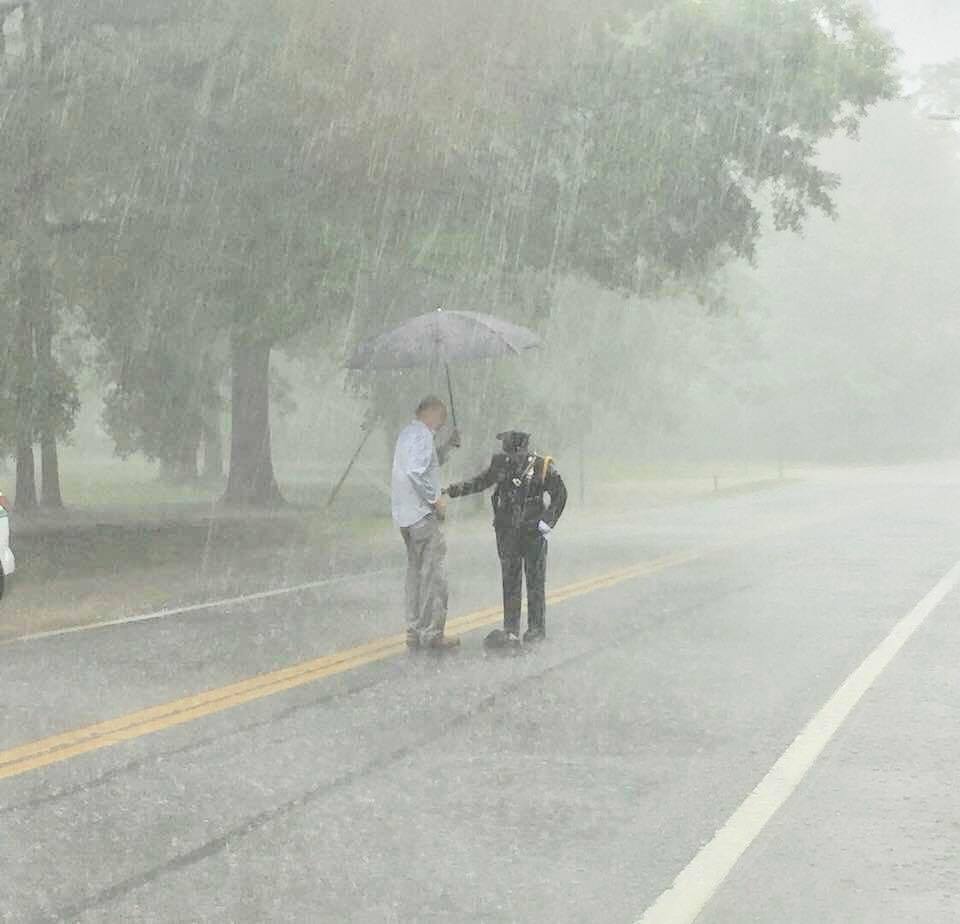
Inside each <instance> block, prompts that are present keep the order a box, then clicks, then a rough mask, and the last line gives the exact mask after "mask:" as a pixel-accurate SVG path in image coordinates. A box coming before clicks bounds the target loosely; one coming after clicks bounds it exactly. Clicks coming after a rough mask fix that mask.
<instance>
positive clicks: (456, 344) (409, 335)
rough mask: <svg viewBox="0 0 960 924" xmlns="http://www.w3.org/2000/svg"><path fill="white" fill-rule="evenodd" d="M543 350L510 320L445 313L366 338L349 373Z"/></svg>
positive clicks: (470, 313)
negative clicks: (351, 371) (537, 349)
mask: <svg viewBox="0 0 960 924" xmlns="http://www.w3.org/2000/svg"><path fill="white" fill-rule="evenodd" d="M538 346H540V338H539V337H538V336H537V335H536V334H535V333H533V331H529V330H527V329H526V328H525V327H518V326H517V325H516V324H511V323H509V322H508V321H502V320H500V318H495V317H492V316H491V315H488V314H477V313H476V312H473V311H444V310H442V309H438V310H437V311H431V312H430V313H429V314H424V315H420V317H417V318H412V319H411V320H409V321H407V322H405V323H404V324H401V325H400V326H399V327H397V328H394V329H393V330H390V331H387V332H386V333H383V334H380V335H379V336H376V337H372V338H370V339H369V340H364V341H363V342H362V343H361V344H360V345H359V346H358V347H357V349H356V350H355V351H354V353H353V355H352V356H351V357H350V359H349V360H348V361H347V368H348V369H412V368H414V367H416V366H429V365H431V364H433V363H435V362H439V363H444V364H446V363H448V362H453V361H457V360H459V361H463V360H471V359H491V358H495V357H498V356H511V355H516V354H518V353H522V352H524V351H525V350H530V349H533V348H535V347H538Z"/></svg>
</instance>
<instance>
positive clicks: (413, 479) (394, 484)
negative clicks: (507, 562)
mask: <svg viewBox="0 0 960 924" xmlns="http://www.w3.org/2000/svg"><path fill="white" fill-rule="evenodd" d="M446 422H447V408H446V405H444V403H443V402H442V401H441V400H440V399H439V398H435V397H433V396H432V395H431V396H429V397H426V398H424V399H423V401H421V402H420V404H419V406H418V407H417V413H416V418H415V419H414V420H413V421H412V422H411V423H409V424H407V426H406V427H404V428H403V430H401V431H400V435H399V437H397V446H396V449H395V450H394V454H393V476H392V480H391V492H390V493H391V506H392V508H393V521H394V523H396V524H397V526H398V527H399V528H400V534H401V535H402V536H403V541H404V544H405V545H406V548H407V583H406V610H407V647H408V648H409V649H410V650H411V651H417V650H419V649H429V650H430V651H435V652H445V651H450V650H452V649H455V648H457V647H458V646H459V644H460V639H459V638H447V637H446V636H445V635H444V627H445V626H446V622H447V563H446V555H447V542H446V538H445V537H444V535H443V517H444V513H445V511H446V506H447V500H446V498H445V497H444V496H443V495H442V494H441V492H440V466H441V464H442V463H443V462H444V461H446V457H447V455H448V453H449V449H450V448H451V447H456V446H458V445H459V436H458V434H457V432H456V430H454V432H453V434H452V435H451V437H450V441H449V442H448V443H447V444H446V445H445V446H443V447H442V448H440V449H438V448H437V446H436V443H435V436H436V433H437V432H438V431H439V430H440V428H441V427H443V425H444V424H445V423H446Z"/></svg>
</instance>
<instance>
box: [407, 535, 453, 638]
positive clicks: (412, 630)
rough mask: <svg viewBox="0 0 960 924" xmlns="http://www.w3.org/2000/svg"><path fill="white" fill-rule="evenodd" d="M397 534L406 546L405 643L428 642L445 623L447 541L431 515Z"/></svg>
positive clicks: (437, 634)
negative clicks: (401, 537)
mask: <svg viewBox="0 0 960 924" xmlns="http://www.w3.org/2000/svg"><path fill="white" fill-rule="evenodd" d="M400 534H401V535H402V536H403V541H404V544H405V545H406V547H407V588H406V598H407V599H406V603H407V644H409V645H429V644H430V643H431V642H432V641H434V640H435V639H438V638H442V637H443V630H444V626H445V625H446V623H447V560H446V559H447V540H446V538H445V537H444V535H443V526H442V524H441V522H440V520H439V519H438V518H437V517H435V516H428V517H424V519H422V520H421V521H420V522H419V523H415V524H414V525H413V526H408V527H406V528H404V529H401V530H400Z"/></svg>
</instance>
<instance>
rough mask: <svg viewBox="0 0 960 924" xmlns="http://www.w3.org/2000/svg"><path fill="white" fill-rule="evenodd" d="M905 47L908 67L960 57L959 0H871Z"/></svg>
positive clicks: (882, 21) (899, 43)
mask: <svg viewBox="0 0 960 924" xmlns="http://www.w3.org/2000/svg"><path fill="white" fill-rule="evenodd" d="M868 3H869V4H870V5H872V6H873V8H874V9H875V10H876V12H877V15H878V17H879V19H880V22H881V23H882V24H883V25H884V26H886V27H887V28H888V29H890V30H891V31H892V32H893V33H894V35H895V37H896V40H897V44H898V45H899V46H900V48H901V49H903V52H904V58H903V63H904V66H905V67H906V68H907V70H910V71H912V70H916V69H917V68H919V67H923V66H924V65H926V64H935V63H936V62H938V61H949V60H952V59H954V58H960V0H868Z"/></svg>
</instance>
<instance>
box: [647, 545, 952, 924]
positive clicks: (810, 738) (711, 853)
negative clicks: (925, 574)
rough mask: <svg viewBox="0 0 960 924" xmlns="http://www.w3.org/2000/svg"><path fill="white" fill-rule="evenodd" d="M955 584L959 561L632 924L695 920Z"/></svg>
mask: <svg viewBox="0 0 960 924" xmlns="http://www.w3.org/2000/svg"><path fill="white" fill-rule="evenodd" d="M958 583H960V562H957V564H955V565H954V566H953V568H951V569H950V571H949V572H947V574H946V575H944V577H942V578H941V579H940V581H939V582H938V583H937V585H936V586H935V587H934V588H933V589H932V590H931V591H930V592H929V593H928V594H927V595H926V596H925V597H924V598H923V599H922V600H921V601H920V602H919V603H918V604H917V605H916V607H914V609H913V610H911V611H910V612H909V613H908V614H907V615H906V616H904V617H903V618H902V619H901V620H900V621H899V622H898V623H897V624H896V625H895V626H894V627H893V629H892V630H891V631H890V634H889V635H887V637H886V638H885V639H884V640H883V641H882V642H881V643H880V644H879V645H878V646H877V647H876V648H875V649H874V650H873V651H872V652H871V653H870V654H869V655H867V657H866V658H865V659H864V661H863V663H862V664H861V665H860V666H859V667H858V668H857V669H856V670H854V672H853V673H852V674H850V676H849V677H847V679H846V680H844V682H843V683H842V684H841V685H840V687H839V688H838V689H837V690H836V692H835V693H834V694H833V695H832V696H831V697H830V699H829V700H828V701H827V702H826V704H825V705H824V706H823V707H822V708H821V709H820V711H819V712H818V713H817V714H816V715H815V716H814V717H813V718H812V719H811V720H810V722H809V723H808V724H807V725H806V727H805V728H804V729H803V731H801V732H800V734H799V735H797V737H796V738H795V739H794V741H793V743H792V744H791V745H790V746H789V747H788V748H787V749H786V751H784V752H783V754H782V755H781V757H780V759H779V760H778V761H777V762H776V763H775V764H774V765H773V767H772V768H771V769H770V771H769V772H768V773H767V775H766V776H765V777H764V778H763V779H762V780H761V781H760V782H759V783H758V784H757V786H756V788H755V789H754V790H753V792H751V793H750V795H749V796H747V798H746V799H745V800H744V801H743V803H742V804H741V805H740V807H739V808H738V809H737V810H736V811H735V812H734V813H733V815H731V816H730V818H729V819H728V820H727V822H726V823H725V824H724V825H723V827H722V828H720V830H719V831H717V833H716V834H715V835H714V836H713V838H712V839H711V840H710V841H709V843H707V844H705V845H704V846H703V847H702V848H701V849H700V851H699V852H698V853H697V855H696V856H695V857H694V858H693V859H692V860H691V861H690V863H689V864H687V866H686V867H685V868H684V869H683V870H682V871H681V873H680V875H678V876H677V878H676V879H675V880H674V881H673V885H672V886H671V887H670V888H669V889H667V890H666V891H665V892H664V893H663V894H662V895H660V897H659V898H658V899H657V900H656V901H655V902H654V903H653V904H652V905H651V906H650V907H649V908H648V909H647V910H646V911H645V912H644V913H643V916H642V917H641V918H640V919H639V920H638V922H637V924H691V922H693V921H695V920H696V919H697V918H698V917H699V916H700V913H701V912H702V911H703V910H704V908H705V907H706V905H707V903H708V902H709V901H710V899H711V898H712V897H713V895H714V893H715V892H716V891H717V889H719V888H720V886H721V885H722V884H723V882H724V880H725V879H726V878H727V876H728V875H729V874H730V872H731V871H732V870H733V868H734V867H735V866H736V864H737V862H738V861H739V859H740V857H741V856H743V854H744V852H745V851H746V850H747V848H748V847H750V845H751V844H752V843H753V842H754V840H756V838H757V837H758V836H759V834H760V833H761V832H762V831H763V829H764V828H765V827H766V825H767V823H768V822H769V821H770V819H771V818H773V816H774V815H775V814H776V813H777V811H778V810H779V809H780V808H781V807H782V806H783V804H784V803H785V802H786V801H787V799H789V798H790V796H791V795H792V794H793V792H794V791H795V790H796V788H797V787H798V786H799V785H800V782H801V781H802V780H803V778H804V776H805V775H806V774H807V771H808V770H809V769H810V768H811V767H812V766H813V765H814V763H815V762H816V761H817V759H818V758H819V756H820V754H821V753H822V752H823V750H824V748H825V747H826V746H827V745H828V744H829V743H830V741H831V739H832V738H833V737H834V735H835V734H836V733H837V731H838V730H839V729H840V727H841V726H842V725H843V723H844V722H845V721H846V719H847V717H848V716H849V715H850V713H851V712H852V711H853V709H854V707H855V706H856V705H857V703H859V702H860V700H861V699H862V697H863V696H864V694H865V693H866V692H867V691H868V690H869V689H870V687H872V686H873V684H874V682H875V681H876V680H877V678H878V677H879V676H880V675H881V674H882V673H883V672H884V670H886V668H887V667H888V666H889V665H890V663H891V662H892V661H893V659H894V658H895V657H896V656H897V654H898V653H899V651H900V650H901V649H902V648H903V646H904V645H905V644H906V643H907V642H908V641H909V640H910V637H911V636H912V635H913V634H914V632H916V631H917V629H919V628H920V626H922V625H923V623H924V622H925V621H926V619H927V617H928V616H930V614H931V613H933V611H934V610H936V608H937V607H938V606H939V605H940V604H941V603H942V602H943V600H944V598H945V597H946V596H947V595H948V594H949V593H950V592H951V591H952V590H953V589H954V588H955V587H956V586H957V584H958Z"/></svg>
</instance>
